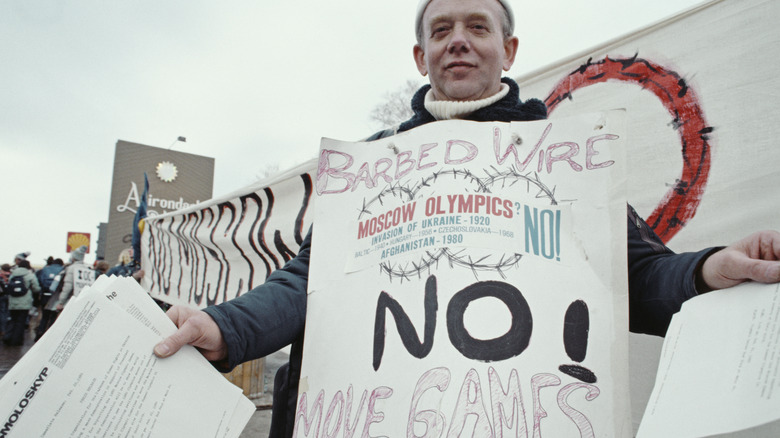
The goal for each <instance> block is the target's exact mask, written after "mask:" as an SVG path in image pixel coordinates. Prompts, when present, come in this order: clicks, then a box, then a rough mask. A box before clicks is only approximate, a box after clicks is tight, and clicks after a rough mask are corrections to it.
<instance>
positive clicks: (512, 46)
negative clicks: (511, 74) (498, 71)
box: [502, 36, 520, 71]
mask: <svg viewBox="0 0 780 438" xmlns="http://www.w3.org/2000/svg"><path fill="white" fill-rule="evenodd" d="M519 45H520V40H519V39H518V38H517V37H516V36H512V37H509V38H507V39H505V40H504V64H503V66H502V67H504V71H509V69H510V68H512V64H514V63H515V55H517V48H518V46H519Z"/></svg>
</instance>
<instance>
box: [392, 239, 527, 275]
mask: <svg viewBox="0 0 780 438" xmlns="http://www.w3.org/2000/svg"><path fill="white" fill-rule="evenodd" d="M465 252H466V250H465V249H461V250H458V251H456V252H453V251H452V250H450V248H448V247H444V248H441V249H438V250H436V251H434V252H431V251H426V252H425V255H423V256H421V257H420V260H419V261H418V262H407V263H405V264H404V265H403V266H401V264H400V263H398V264H394V263H390V262H383V263H380V264H379V271H380V272H381V273H382V274H387V276H388V277H389V278H390V281H392V280H393V279H394V278H398V279H400V280H401V282H403V281H404V280H409V277H414V276H416V277H417V278H418V279H419V278H422V276H423V274H426V275H427V274H430V273H431V272H430V271H431V268H432V267H436V268H438V265H439V261H440V260H442V259H444V260H446V261H447V263H448V264H449V266H450V268H455V267H459V268H467V269H470V270H471V272H472V273H473V274H474V278H476V279H479V272H485V271H489V272H497V273H498V275H500V276H501V278H504V279H505V278H506V274H504V271H506V270H508V269H510V268H513V267H517V266H518V264H519V262H520V259H521V258H523V255H522V254H517V253H514V254H511V255H507V254H501V258H500V259H499V260H498V261H497V262H495V263H488V262H487V260H488V259H489V258H491V257H492V256H493V255H486V256H483V257H480V258H479V259H477V260H474V259H473V258H472V256H471V255H469V254H465ZM409 265H411V267H410V266H409Z"/></svg>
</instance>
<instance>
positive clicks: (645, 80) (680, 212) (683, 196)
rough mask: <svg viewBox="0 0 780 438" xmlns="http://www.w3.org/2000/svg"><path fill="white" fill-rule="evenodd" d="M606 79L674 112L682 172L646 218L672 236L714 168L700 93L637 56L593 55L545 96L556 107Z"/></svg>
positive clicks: (663, 235)
mask: <svg viewBox="0 0 780 438" xmlns="http://www.w3.org/2000/svg"><path fill="white" fill-rule="evenodd" d="M607 81H622V82H628V83H633V84H637V85H640V86H641V87H642V88H644V89H646V90H648V91H650V92H652V93H653V94H654V95H655V96H656V97H657V98H658V99H659V100H660V101H661V103H662V104H663V105H664V107H665V108H666V110H667V111H669V113H670V114H671V116H672V126H673V127H674V129H675V130H677V132H678V133H679V136H680V143H681V145H682V160H683V171H682V175H681V176H680V178H679V179H678V180H677V182H676V184H675V185H674V186H673V187H672V188H671V189H670V190H669V191H668V192H667V193H666V195H665V196H664V198H663V199H662V200H661V202H660V203H659V204H658V205H657V206H656V207H655V209H654V210H653V212H652V214H651V215H650V216H649V217H648V218H647V222H648V224H649V225H650V226H651V227H653V229H654V230H655V232H656V233H657V234H658V235H659V236H660V237H661V239H662V240H663V241H664V242H668V241H669V240H670V239H671V238H672V237H674V235H675V234H677V232H678V231H680V230H681V229H682V227H683V226H685V224H686V222H688V220H690V219H691V218H692V217H693V216H694V215H695V214H696V209H697V208H698V207H699V202H700V201H701V196H702V194H703V193H704V188H705V186H706V185H707V178H708V176H709V172H710V145H709V138H708V135H709V134H710V133H711V132H712V130H713V129H712V127H710V126H708V125H707V123H706V122H705V120H704V114H703V111H702V109H701V107H700V106H699V99H698V97H697V96H696V93H695V92H694V91H693V89H691V88H689V87H688V84H687V83H686V82H685V79H683V78H681V77H680V75H678V74H677V73H676V72H673V71H670V70H666V69H665V68H663V67H661V66H659V65H657V64H654V63H652V62H650V61H647V60H644V59H641V58H637V56H634V57H633V58H628V59H610V58H609V57H605V58H604V59H602V60H601V61H598V62H595V63H594V62H591V59H589V60H588V62H586V63H585V64H583V65H581V66H580V68H578V69H577V70H575V71H573V72H572V73H570V74H569V75H568V76H567V77H565V78H564V79H563V80H561V81H560V82H559V83H558V84H557V85H556V86H555V88H553V91H552V92H551V93H550V95H549V96H548V97H547V99H546V100H545V103H546V104H547V108H548V110H549V112H550V113H552V112H553V111H554V110H555V108H556V107H557V106H558V104H560V103H561V102H563V101H564V100H566V99H572V93H573V92H574V91H576V90H578V89H581V88H585V87H587V86H589V85H593V84H598V83H601V82H607Z"/></svg>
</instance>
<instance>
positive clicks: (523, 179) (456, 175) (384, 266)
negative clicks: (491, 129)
mask: <svg viewBox="0 0 780 438" xmlns="http://www.w3.org/2000/svg"><path fill="white" fill-rule="evenodd" d="M483 172H484V174H485V176H484V177H479V176H478V175H476V174H474V173H473V172H472V171H470V170H468V169H450V170H439V171H437V172H433V173H432V174H431V175H429V176H426V177H424V178H422V179H421V180H420V181H419V182H417V183H416V184H410V183H408V182H405V183H395V184H391V185H388V187H387V188H385V189H384V190H382V191H381V192H380V193H379V194H378V195H377V196H375V197H374V198H371V199H370V200H367V199H363V205H362V207H361V209H360V213H359V215H358V220H361V219H363V218H364V216H365V215H372V214H373V213H372V209H371V207H372V206H373V205H376V203H377V202H378V203H379V205H384V199H385V198H389V197H401V200H402V202H411V201H413V200H415V199H417V198H418V196H419V195H420V192H421V191H423V189H431V190H432V189H433V186H434V185H435V184H437V183H438V182H440V181H443V180H446V179H445V178H449V177H450V176H451V177H452V178H453V179H456V180H457V179H462V180H464V181H466V182H467V183H468V184H469V185H471V187H472V189H473V190H474V192H475V193H492V192H491V190H490V188H491V187H497V186H498V185H499V184H500V186H501V188H502V189H504V188H507V187H512V186H514V185H516V184H517V183H524V184H525V191H526V193H533V194H534V196H535V198H536V199H548V200H549V202H550V205H558V203H559V201H558V200H557V199H556V198H555V187H553V188H550V187H548V186H547V185H546V184H545V183H544V182H542V180H541V178H540V177H539V175H538V173H536V172H527V173H521V172H519V171H518V170H517V168H516V167H515V166H510V167H508V168H506V169H504V170H499V169H497V168H496V167H494V166H491V167H490V169H483ZM521 258H522V255H521V254H517V253H515V252H511V253H500V254H489V255H484V256H480V257H478V258H475V257H474V256H472V255H470V254H468V253H467V251H466V249H461V250H458V251H452V250H450V248H449V247H443V248H440V249H438V250H436V251H433V252H431V251H426V252H425V254H424V255H422V256H420V258H419V260H417V261H411V262H405V263H403V264H401V263H393V262H390V261H386V262H380V264H379V270H380V272H381V273H383V274H386V275H387V276H388V277H389V278H390V280H391V281H392V280H393V279H400V280H401V281H403V280H408V279H409V278H411V277H418V278H420V277H421V276H422V275H423V273H425V272H428V273H430V270H431V269H432V268H433V267H438V264H439V262H440V261H442V260H446V261H447V263H448V265H449V266H450V268H467V269H469V270H471V271H472V273H473V274H474V277H475V278H477V279H478V278H479V272H486V271H489V272H496V273H498V274H499V275H500V276H501V278H506V276H505V274H504V271H505V270H507V269H509V268H512V267H516V266H517V265H518V263H519V262H520V259H521ZM496 259H497V260H496Z"/></svg>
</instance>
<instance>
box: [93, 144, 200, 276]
mask: <svg viewBox="0 0 780 438" xmlns="http://www.w3.org/2000/svg"><path fill="white" fill-rule="evenodd" d="M144 173H146V175H147V178H148V180H149V193H148V197H147V205H148V212H147V214H148V216H156V215H160V214H164V213H168V212H171V211H174V210H179V209H181V208H184V207H189V206H190V205H193V204H197V203H199V202H201V201H205V200H208V199H211V197H212V193H213V188H214V158H210V157H204V156H201V155H195V154H189V153H185V152H179V151H172V150H170V149H164V148H158V147H154V146H146V145H142V144H138V143H131V142H127V141H123V140H119V141H117V143H116V150H115V152H114V173H113V180H112V183H111V201H110V202H111V203H110V207H109V213H108V225H107V226H106V227H105V248H101V249H103V253H104V254H103V255H104V257H105V260H106V261H108V262H109V263H111V264H114V263H116V261H117V259H118V257H119V253H120V252H121V251H122V250H123V249H125V248H129V247H130V245H131V241H132V231H133V219H134V217H135V212H136V210H137V208H138V206H139V204H140V202H141V196H142V194H143V191H144ZM101 231H102V230H101Z"/></svg>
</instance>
